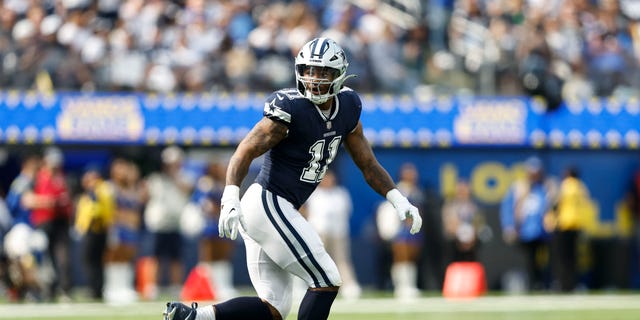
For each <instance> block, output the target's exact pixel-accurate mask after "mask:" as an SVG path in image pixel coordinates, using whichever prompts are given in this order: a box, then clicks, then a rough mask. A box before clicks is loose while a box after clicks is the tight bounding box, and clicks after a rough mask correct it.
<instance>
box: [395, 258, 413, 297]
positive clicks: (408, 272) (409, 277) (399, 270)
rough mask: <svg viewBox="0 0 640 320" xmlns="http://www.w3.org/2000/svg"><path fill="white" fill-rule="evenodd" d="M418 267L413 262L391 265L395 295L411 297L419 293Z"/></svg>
mask: <svg viewBox="0 0 640 320" xmlns="http://www.w3.org/2000/svg"><path fill="white" fill-rule="evenodd" d="M417 271H418V270H417V268H416V265H415V264H414V263H412V262H399V263H394V264H393V266H392V267H391V279H392V281H393V286H394V292H395V295H396V296H397V297H399V298H411V297H415V296H417V295H418V294H419V291H418V288H417V283H416V281H417V277H418V274H417Z"/></svg>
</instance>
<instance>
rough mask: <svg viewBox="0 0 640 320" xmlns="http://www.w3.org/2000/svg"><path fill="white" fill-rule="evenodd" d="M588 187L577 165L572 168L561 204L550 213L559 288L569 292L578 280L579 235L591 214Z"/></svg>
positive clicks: (562, 189)
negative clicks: (581, 178) (581, 177)
mask: <svg viewBox="0 0 640 320" xmlns="http://www.w3.org/2000/svg"><path fill="white" fill-rule="evenodd" d="M590 210H592V207H591V199H590V195H589V189H588V188H587V186H586V185H585V184H584V182H582V180H580V174H579V172H578V169H577V168H575V167H569V168H567V169H566V171H565V176H564V178H563V180H562V181H561V183H560V190H559V194H558V204H557V207H556V210H555V211H554V212H553V213H552V214H551V215H550V217H549V219H550V221H549V222H547V223H549V224H550V225H549V228H550V229H551V230H553V247H554V248H555V250H554V252H555V259H553V261H554V262H555V263H554V264H555V273H556V275H557V276H556V278H557V280H558V281H559V285H560V288H559V289H560V290H561V291H563V292H570V291H573V290H574V289H575V288H576V284H577V282H578V254H577V250H578V237H579V235H580V232H581V231H582V229H583V225H584V221H585V220H586V218H587V216H589V215H591V213H590Z"/></svg>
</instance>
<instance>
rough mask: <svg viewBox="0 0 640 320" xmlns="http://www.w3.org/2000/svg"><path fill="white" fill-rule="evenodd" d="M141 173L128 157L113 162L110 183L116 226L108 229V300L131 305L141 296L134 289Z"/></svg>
mask: <svg viewBox="0 0 640 320" xmlns="http://www.w3.org/2000/svg"><path fill="white" fill-rule="evenodd" d="M139 182H140V172H139V170H138V167H137V166H136V164H135V163H133V162H131V161H130V160H128V159H125V158H115V159H114V160H113V161H112V162H111V169H110V181H109V183H110V184H111V187H112V188H113V192H114V197H115V206H116V207H115V212H114V217H113V224H112V225H111V228H110V229H109V236H108V239H107V251H106V254H105V262H106V265H105V271H106V272H105V291H104V293H105V294H104V295H105V301H107V302H113V303H119V304H122V303H132V302H134V301H136V300H137V298H138V295H137V293H136V291H135V289H134V287H133V284H134V278H135V275H134V268H133V262H134V259H135V257H136V255H137V251H138V245H139V244H140V224H141V220H142V207H143V205H144V200H143V197H144V195H143V192H142V189H141V188H140V183H139Z"/></svg>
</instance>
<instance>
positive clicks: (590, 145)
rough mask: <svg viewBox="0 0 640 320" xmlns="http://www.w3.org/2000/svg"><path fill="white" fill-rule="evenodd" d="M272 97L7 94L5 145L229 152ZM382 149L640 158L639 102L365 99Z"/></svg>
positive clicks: (373, 136) (3, 96)
mask: <svg viewBox="0 0 640 320" xmlns="http://www.w3.org/2000/svg"><path fill="white" fill-rule="evenodd" d="M265 98H266V94H264V93H246V94H228V93H216V94H210V93H205V94H191V93H178V94H167V95H157V94H120V93H118V94H114V93H92V94H84V93H77V92H69V93H56V94H43V93H36V92H23V91H0V119H1V120H0V142H2V143H10V144H18V143H25V144H32V143H119V144H120V143H123V144H145V145H155V144H173V143H178V144H184V145H202V146H209V145H212V146H227V145H233V144H235V143H237V142H239V141H240V140H241V139H242V138H243V137H244V136H245V135H246V134H247V132H248V131H249V130H250V128H251V127H252V126H253V125H254V124H255V123H256V122H257V121H258V120H259V119H260V118H261V117H262V109H263V105H264V99H265ZM362 102H363V113H362V121H363V125H364V128H365V134H366V136H367V138H368V139H369V140H370V141H371V143H372V144H373V146H375V147H403V148H450V147H458V146H507V147H508V146H520V147H523V146H524V147H533V148H543V147H551V148H572V149H576V148H586V149H601V148H604V149H638V147H639V146H640V133H639V130H640V104H639V102H638V100H637V99H629V100H628V101H616V100H611V99H593V100H590V101H582V102H574V103H567V104H566V105H564V106H563V107H561V108H560V109H559V110H556V111H554V112H546V111H545V109H546V108H545V106H544V104H543V103H541V102H540V101H539V100H536V99H529V98H522V97H464V96H461V97H449V96H442V97H435V98H429V99H425V98H421V97H413V96H391V95H371V94H367V95H363V96H362Z"/></svg>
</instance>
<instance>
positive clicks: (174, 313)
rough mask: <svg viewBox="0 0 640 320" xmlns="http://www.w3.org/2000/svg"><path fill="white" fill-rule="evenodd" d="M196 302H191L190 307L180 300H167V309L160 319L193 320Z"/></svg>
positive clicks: (196, 306)
mask: <svg viewBox="0 0 640 320" xmlns="http://www.w3.org/2000/svg"><path fill="white" fill-rule="evenodd" d="M197 308H198V303H197V302H192V303H191V307H188V306H187V305H185V304H183V303H180V302H176V301H174V302H167V309H166V310H165V311H164V313H163V314H162V320H195V319H196V313H197V311H196V309H197Z"/></svg>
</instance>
